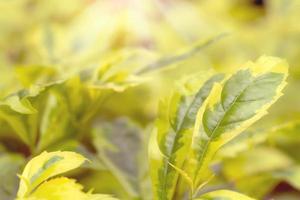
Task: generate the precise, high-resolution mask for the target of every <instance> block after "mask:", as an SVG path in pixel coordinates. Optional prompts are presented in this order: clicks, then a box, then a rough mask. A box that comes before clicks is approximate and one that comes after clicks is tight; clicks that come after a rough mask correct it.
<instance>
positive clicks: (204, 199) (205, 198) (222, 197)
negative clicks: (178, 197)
mask: <svg viewBox="0 0 300 200" xmlns="http://www.w3.org/2000/svg"><path fill="white" fill-rule="evenodd" d="M196 200H255V199H253V198H251V197H248V196H246V195H243V194H240V193H238V192H234V191H230V190H217V191H213V192H209V193H206V194H204V195H202V196H201V197H200V198H198V199H196Z"/></svg>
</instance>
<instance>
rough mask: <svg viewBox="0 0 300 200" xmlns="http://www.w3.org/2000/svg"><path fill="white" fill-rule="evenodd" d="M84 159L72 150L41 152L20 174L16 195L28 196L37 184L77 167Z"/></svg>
mask: <svg viewBox="0 0 300 200" xmlns="http://www.w3.org/2000/svg"><path fill="white" fill-rule="evenodd" d="M85 160H86V159H85V158H84V157H83V156H81V155H79V154H76V153H73V152H59V151H58V152H50V153H48V152H43V153H42V154H40V155H39V156H37V157H34V158H33V159H32V160H30V161H29V162H28V163H27V165H26V167H25V169H24V171H23V173H22V174H21V175H20V177H21V180H20V185H19V190H18V197H20V198H22V197H26V196H28V195H29V194H30V193H31V192H32V191H33V190H34V189H35V188H36V187H37V186H38V185H39V184H41V183H42V182H43V181H45V180H47V179H48V178H51V177H53V176H55V175H58V174H61V173H64V172H67V171H69V170H72V169H75V168H77V167H79V166H80V165H81V164H83V162H84V161H85Z"/></svg>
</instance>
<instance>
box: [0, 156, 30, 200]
mask: <svg viewBox="0 0 300 200" xmlns="http://www.w3.org/2000/svg"><path fill="white" fill-rule="evenodd" d="M24 162H25V160H24V158H23V157H21V156H20V155H17V154H11V153H4V152H3V153H1V155H0V168H1V171H0V179H1V180H2V181H1V183H0V198H1V199H7V200H12V199H14V198H15V196H16V194H17V189H18V186H17V185H18V177H17V175H16V174H17V173H19V170H20V169H21V166H22V165H23V164H24ZM4 180H5V181H4Z"/></svg>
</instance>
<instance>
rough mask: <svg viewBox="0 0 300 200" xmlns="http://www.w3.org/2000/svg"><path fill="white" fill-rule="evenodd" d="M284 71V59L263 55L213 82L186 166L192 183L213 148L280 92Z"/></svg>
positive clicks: (262, 111)
mask: <svg viewBox="0 0 300 200" xmlns="http://www.w3.org/2000/svg"><path fill="white" fill-rule="evenodd" d="M287 70H288V69H287V63H286V62H285V61H283V60H281V59H279V58H273V57H266V56H264V57H261V58H260V59H258V61H257V62H255V63H253V62H248V63H246V64H245V65H244V66H243V68H242V69H240V70H239V71H237V72H236V73H235V74H233V75H232V76H230V77H229V78H228V79H227V80H226V81H225V82H224V83H223V84H216V85H215V87H214V89H213V91H212V94H211V95H210V97H209V99H208V105H207V107H206V108H205V111H204V112H203V114H202V113H199V116H198V118H197V122H196V123H197V125H196V127H197V128H196V129H195V131H194V136H193V142H192V154H191V156H190V158H191V159H190V162H189V164H190V165H189V168H190V169H191V171H192V172H191V176H192V177H193V181H194V183H195V185H198V184H199V183H200V182H201V180H202V181H203V178H204V176H203V175H204V174H205V173H206V172H207V171H209V164H210V161H211V159H212V157H213V156H214V154H215V153H216V151H217V150H218V149H219V148H220V147H221V146H223V145H224V144H225V143H227V142H228V141H230V140H231V139H232V138H234V137H236V136H237V135H238V134H240V133H241V132H242V131H244V130H245V129H246V128H248V127H249V126H250V125H252V124H253V123H254V122H256V121H257V120H259V119H260V118H261V117H262V116H264V115H265V114H266V113H267V109H268V108H269V107H270V106H271V105H272V104H273V103H274V102H275V101H276V100H277V99H278V98H279V97H280V96H281V95H282V93H281V92H282V89H283V88H284V86H285V84H286V82H285V79H286V77H287Z"/></svg>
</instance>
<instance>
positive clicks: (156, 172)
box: [149, 75, 223, 199]
mask: <svg viewBox="0 0 300 200" xmlns="http://www.w3.org/2000/svg"><path fill="white" fill-rule="evenodd" d="M222 78H223V76H222V75H215V76H213V77H212V78H210V79H209V80H208V81H206V82H205V83H204V84H203V86H202V87H199V85H201V84H200V83H199V79H196V80H195V79H194V80H193V79H189V82H186V83H185V84H183V85H184V87H183V88H182V89H181V90H180V91H177V92H175V93H174V94H173V95H172V96H171V97H170V99H165V100H164V101H162V102H161V103H160V105H159V116H158V119H157V122H156V128H155V129H154V131H153V133H152V139H151V140H150V144H149V157H150V169H151V178H152V187H153V190H154V199H171V198H172V195H173V192H174V189H175V186H176V182H177V178H178V173H179V172H178V170H177V169H176V167H177V168H178V169H180V168H182V165H183V162H184V160H185V156H186V152H187V150H188V148H189V145H190V141H191V136H192V130H193V127H194V123H195V120H196V114H197V112H198V110H199V108H200V107H201V105H202V104H203V102H204V101H205V100H206V98H207V96H208V94H209V92H210V90H211V88H212V86H213V84H214V83H215V82H217V81H220V80H221V79H222ZM199 88H200V89H199ZM162 155H163V156H162ZM170 164H171V165H173V166H171V165H170Z"/></svg>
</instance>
